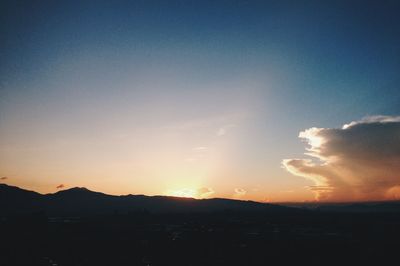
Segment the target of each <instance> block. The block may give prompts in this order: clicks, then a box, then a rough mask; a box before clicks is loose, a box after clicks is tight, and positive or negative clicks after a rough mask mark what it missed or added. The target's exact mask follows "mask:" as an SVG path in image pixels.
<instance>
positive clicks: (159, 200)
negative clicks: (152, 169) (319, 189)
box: [0, 184, 400, 266]
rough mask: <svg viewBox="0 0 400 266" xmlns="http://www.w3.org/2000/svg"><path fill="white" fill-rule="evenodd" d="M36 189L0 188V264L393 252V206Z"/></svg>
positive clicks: (301, 258)
mask: <svg viewBox="0 0 400 266" xmlns="http://www.w3.org/2000/svg"><path fill="white" fill-rule="evenodd" d="M291 205H292V206H291V207H288V206H280V205H274V204H266V203H257V202H251V201H237V200H228V199H204V200H196V199H189V198H176V197H165V196H154V197H149V196H143V195H137V196H135V195H127V196H111V195H106V194H103V193H99V192H93V191H90V190H87V189H85V188H72V189H68V190H64V191H59V192H57V193H54V194H46V195H42V194H39V193H36V192H32V191H27V190H23V189H20V188H17V187H12V186H8V185H4V184H2V185H0V217H1V226H0V231H1V232H0V235H1V244H0V245H1V246H0V250H1V256H0V264H1V265H53V266H56V265H282V264H290V263H307V264H309V265H320V264H323V265H337V264H339V263H346V264H350V263H355V264H361V263H371V262H372V263H376V264H382V263H384V262H389V261H391V260H392V259H395V258H396V251H397V245H396V243H397V240H398V239H399V237H400V203H399V202H396V201H393V202H378V203H349V204H344V203H342V204H337V203H336V204H328V203H325V204H311V203H308V204H301V203H298V204H291Z"/></svg>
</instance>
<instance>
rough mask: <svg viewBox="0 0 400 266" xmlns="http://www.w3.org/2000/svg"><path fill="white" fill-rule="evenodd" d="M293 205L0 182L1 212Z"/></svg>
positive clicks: (236, 208) (68, 213)
mask: <svg viewBox="0 0 400 266" xmlns="http://www.w3.org/2000/svg"><path fill="white" fill-rule="evenodd" d="M292 210H293V211H295V209H294V208H290V207H284V206H279V205H274V204H268V203H260V202H254V201H241V200H231V199H220V198H214V199H193V198H178V197H168V196H144V195H124V196H113V195H107V194H104V193H100V192H95V191H91V190H88V189H86V188H78V187H76V188H71V189H67V190H62V191H58V192H57V193H54V194H45V195H43V194H40V193H37V192H33V191H28V190H24V189H21V188H18V187H13V186H8V185H5V184H0V215H11V214H24V213H32V212H39V211H43V212H45V213H46V214H48V215H50V216H83V215H97V214H111V213H130V212H142V211H146V212H151V213H163V212H217V211H240V212H287V211H292Z"/></svg>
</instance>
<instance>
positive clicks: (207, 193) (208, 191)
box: [197, 187, 215, 198]
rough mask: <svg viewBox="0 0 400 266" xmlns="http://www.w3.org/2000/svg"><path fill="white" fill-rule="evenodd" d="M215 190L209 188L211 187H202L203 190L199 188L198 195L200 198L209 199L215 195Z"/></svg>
mask: <svg viewBox="0 0 400 266" xmlns="http://www.w3.org/2000/svg"><path fill="white" fill-rule="evenodd" d="M214 192H215V191H214V190H213V189H212V188H209V187H202V188H199V189H198V190H197V195H198V196H199V197H200V198H205V197H209V196H210V195H211V194H214Z"/></svg>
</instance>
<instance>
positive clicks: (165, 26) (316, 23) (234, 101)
mask: <svg viewBox="0 0 400 266" xmlns="http://www.w3.org/2000/svg"><path fill="white" fill-rule="evenodd" d="M399 11H400V5H399V3H398V1H380V2H379V3H378V2H377V1H324V2H321V1H94V2H89V1H79V2H74V1H57V2H54V1H48V2H46V1H41V2H40V3H32V2H31V1H26V2H24V1H21V2H18V3H15V2H14V1H10V2H7V1H3V2H2V4H1V19H2V23H1V25H2V26H1V32H2V36H4V38H3V40H4V41H2V42H1V44H0V47H1V64H0V75H1V81H0V99H1V100H0V158H1V161H2V163H0V174H1V175H4V176H8V177H9V180H10V182H12V180H15V181H14V182H15V184H20V185H24V186H26V187H32V188H35V189H36V190H40V191H51V190H52V189H53V190H54V189H55V186H56V185H59V184H60V183H62V184H64V183H65V184H67V185H71V186H72V185H80V186H81V185H85V186H89V187H94V188H98V189H100V190H107V189H108V192H110V193H128V192H131V193H146V194H162V193H164V192H165V191H171V190H174V189H175V190H179V189H188V188H189V189H192V188H197V187H210V188H212V189H213V190H215V194H216V195H222V196H227V197H231V196H232V195H230V194H229V193H230V191H234V190H235V188H241V189H245V190H246V191H247V192H248V193H247V194H246V197H248V198H254V199H263V200H264V199H266V200H269V199H272V200H284V199H286V198H287V199H288V200H292V199H293V200H301V199H310V198H312V194H311V193H310V192H309V191H307V190H306V189H304V186H307V185H308V184H309V181H307V180H303V179H300V178H297V177H293V176H292V175H290V174H289V173H287V172H286V171H285V170H283V169H282V167H281V161H282V159H284V158H287V157H300V156H302V154H303V152H304V143H302V142H301V141H299V139H298V138H297V137H298V134H299V132H300V131H302V130H304V129H306V128H310V127H313V126H317V127H328V128H329V127H341V126H342V125H343V124H345V123H348V122H350V121H355V120H359V119H361V118H362V117H365V116H371V115H392V116H394V115H398V114H399V113H400V104H399V103H400V93H399V82H400V80H399V78H398V77H399V69H400V49H399V47H400V37H399V36H400V21H399V18H398V13H399ZM221 130H223V131H224V132H225V133H224V134H223V136H219V134H218V132H221ZM199 147H204V148H205V149H203V150H202V152H200V150H201V149H197V148H199ZM196 151H197V153H196ZM193 153H194V154H195V155H194V154H193ZM198 153H201V154H202V155H201V156H199V155H198ZM198 157H201V158H198ZM187 164H190V166H187ZM182 165H183V166H182ZM155 168H156V169H157V170H154V169H155ZM182 169H183V170H182ZM165 173H167V174H165ZM164 174H165V175H164ZM150 184H153V187H152V188H151V187H150ZM154 184H157V185H154ZM250 191H254V195H252V194H251V192H250ZM282 191H296V196H290V195H287V194H288V193H286V192H282ZM218 193H220V194H218ZM232 193H234V192H232ZM290 193H291V192H290ZM292 194H293V193H292ZM232 197H234V195H233V196H232ZM285 197H286V198H285Z"/></svg>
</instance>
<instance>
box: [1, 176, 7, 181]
mask: <svg viewBox="0 0 400 266" xmlns="http://www.w3.org/2000/svg"><path fill="white" fill-rule="evenodd" d="M7 179H8V177H6V176H2V177H0V180H7Z"/></svg>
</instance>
